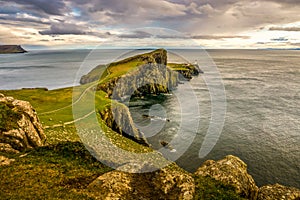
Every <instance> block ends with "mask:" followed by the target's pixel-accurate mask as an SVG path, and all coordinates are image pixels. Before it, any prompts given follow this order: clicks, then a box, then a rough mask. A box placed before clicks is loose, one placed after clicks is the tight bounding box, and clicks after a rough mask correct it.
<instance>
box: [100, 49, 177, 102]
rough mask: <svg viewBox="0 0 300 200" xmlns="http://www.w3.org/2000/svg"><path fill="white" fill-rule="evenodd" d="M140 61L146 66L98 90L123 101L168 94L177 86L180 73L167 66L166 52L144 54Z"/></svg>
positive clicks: (107, 83) (113, 80)
mask: <svg viewBox="0 0 300 200" xmlns="http://www.w3.org/2000/svg"><path fill="white" fill-rule="evenodd" d="M138 59H139V60H141V61H143V63H145V64H142V65H140V66H137V67H136V68H135V69H134V70H132V71H129V72H128V73H126V74H124V75H122V76H119V77H114V78H112V79H111V80H109V81H107V82H105V83H103V84H100V85H99V86H98V89H100V90H103V91H105V92H106V93H107V94H108V96H109V97H111V98H113V99H116V100H123V99H126V98H128V97H132V96H144V95H146V94H158V93H168V92H169V91H170V90H172V89H173V88H175V87H176V86H177V84H178V73H177V72H175V71H173V70H171V69H170V68H168V67H167V66H166V64H167V51H166V50H164V49H159V50H156V51H154V52H151V53H148V54H142V55H140V57H139V58H138ZM122 62H128V61H126V60H125V61H122Z"/></svg>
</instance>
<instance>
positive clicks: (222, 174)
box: [195, 155, 258, 199]
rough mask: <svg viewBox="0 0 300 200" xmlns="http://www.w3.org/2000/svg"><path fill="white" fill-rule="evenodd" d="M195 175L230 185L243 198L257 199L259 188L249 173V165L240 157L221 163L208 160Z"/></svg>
mask: <svg viewBox="0 0 300 200" xmlns="http://www.w3.org/2000/svg"><path fill="white" fill-rule="evenodd" d="M195 174H196V175H197V176H210V177H212V178H214V179H215V180H218V181H221V182H223V183H225V184H227V185H230V186H232V187H234V189H235V192H236V193H237V194H239V195H240V196H241V197H244V198H247V199H257V194H258V187H257V186H256V185H255V182H254V180H253V178H252V176H251V175H249V174H248V173H247V165H246V164H245V163H244V162H243V161H242V160H240V159H239V158H238V157H235V156H231V155H229V156H226V157H225V158H224V159H222V160H219V161H213V160H208V161H206V162H204V164H203V165H202V166H201V167H200V168H199V169H198V170H197V171H196V173H195Z"/></svg>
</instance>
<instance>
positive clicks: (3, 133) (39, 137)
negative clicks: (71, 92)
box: [0, 94, 46, 153]
mask: <svg viewBox="0 0 300 200" xmlns="http://www.w3.org/2000/svg"><path fill="white" fill-rule="evenodd" d="M45 140H46V136H45V134H44V130H43V127H42V125H41V123H40V121H39V118H38V116H37V113H36V111H35V110H34V109H33V107H32V106H31V104H30V103H29V102H27V101H21V100H16V99H14V98H13V97H5V96H4V95H3V94H1V95H0V150H1V151H2V152H6V153H17V152H20V151H24V150H27V149H32V148H35V147H39V146H43V144H44V142H45Z"/></svg>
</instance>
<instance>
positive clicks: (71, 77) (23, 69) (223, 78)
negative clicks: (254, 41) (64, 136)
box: [0, 49, 300, 188]
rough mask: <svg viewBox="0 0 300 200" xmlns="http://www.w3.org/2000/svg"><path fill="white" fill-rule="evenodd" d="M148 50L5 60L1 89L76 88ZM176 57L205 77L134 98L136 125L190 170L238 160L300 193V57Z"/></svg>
mask: <svg viewBox="0 0 300 200" xmlns="http://www.w3.org/2000/svg"><path fill="white" fill-rule="evenodd" d="M147 51H149V50H146V49H141V50H128V49H99V50H94V51H91V50H87V49H84V50H81V49H77V50H35V51H30V52H29V53H26V54H5V55H0V89H1V90H6V89H21V88H36V87H40V88H48V89H51V90H52V89H57V88H62V87H71V86H76V85H78V84H79V80H80V77H81V76H82V75H84V74H86V73H87V72H89V71H90V70H91V69H93V68H94V67H96V66H97V65H99V64H107V63H110V62H112V61H116V60H119V59H122V58H125V57H128V56H130V55H134V54H138V53H142V52H147ZM168 59H169V61H170V62H178V63H179V62H190V63H193V64H194V63H196V64H198V65H199V67H200V68H201V69H202V70H203V71H204V73H203V74H200V75H199V76H195V77H193V79H192V80H190V81H188V80H186V81H184V80H183V81H181V82H180V84H179V85H178V87H177V88H176V89H174V90H172V91H171V92H170V94H169V95H157V96H149V97H144V98H139V99H137V98H132V99H131V100H130V102H129V109H130V112H131V114H132V117H133V120H134V122H135V123H136V126H137V127H138V128H139V129H140V130H142V131H143V132H144V133H145V135H146V137H147V139H148V141H149V142H150V143H151V144H152V146H153V148H155V149H157V150H159V151H162V152H164V153H165V155H166V157H168V158H170V159H171V160H174V161H175V162H176V163H177V164H178V165H179V166H181V167H183V168H184V169H186V170H187V171H190V172H194V171H195V170H196V169H197V168H198V167H199V166H200V165H201V164H202V163H203V162H204V161H206V160H209V159H212V160H218V159H222V158H223V157H224V156H226V155H235V156H238V157H239V158H241V159H242V160H243V161H244V162H245V163H247V167H248V172H249V173H250V174H251V175H252V176H253V178H254V179H255V181H256V184H257V185H258V186H261V185H266V184H275V183H280V184H284V185H287V186H294V187H298V188H300V51H297V50H203V49H169V54H168ZM145 116H146V117H145ZM161 141H165V142H168V143H169V146H168V149H163V148H165V147H162V146H161V144H160V142H161ZM168 151H169V152H168Z"/></svg>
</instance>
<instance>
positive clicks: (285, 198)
mask: <svg viewBox="0 0 300 200" xmlns="http://www.w3.org/2000/svg"><path fill="white" fill-rule="evenodd" d="M258 200H300V190H299V189H297V188H294V187H286V186H283V185H280V184H275V185H266V186H263V187H261V188H259V192H258Z"/></svg>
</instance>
